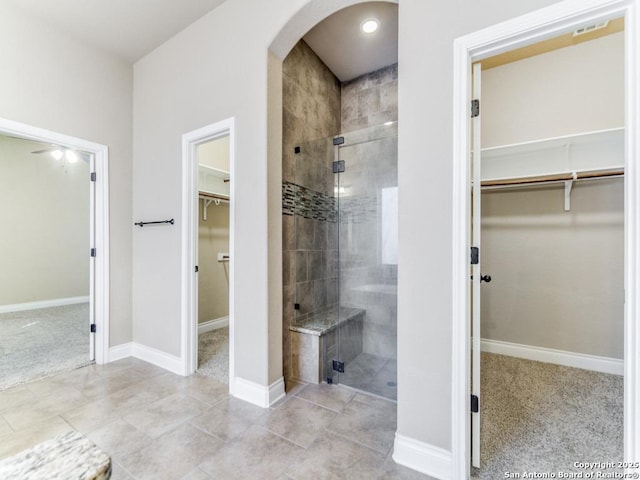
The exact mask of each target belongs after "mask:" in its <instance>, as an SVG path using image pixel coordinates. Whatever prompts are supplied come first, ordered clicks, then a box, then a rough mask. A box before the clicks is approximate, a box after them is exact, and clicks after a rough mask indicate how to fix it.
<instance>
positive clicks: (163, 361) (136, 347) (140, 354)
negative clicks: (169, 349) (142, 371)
mask: <svg viewBox="0 0 640 480" xmlns="http://www.w3.org/2000/svg"><path fill="white" fill-rule="evenodd" d="M133 356H134V357H136V358H139V359H140V360H144V361H145V362H149V363H151V364H153V365H156V366H158V367H160V368H164V369H165V370H168V371H170V372H171V373H175V374H176V375H183V374H184V368H183V365H182V359H181V358H180V357H176V356H175V355H171V354H169V353H166V352H163V351H161V350H157V349H155V348H152V347H147V346H146V345H142V344H140V343H135V342H134V344H133Z"/></svg>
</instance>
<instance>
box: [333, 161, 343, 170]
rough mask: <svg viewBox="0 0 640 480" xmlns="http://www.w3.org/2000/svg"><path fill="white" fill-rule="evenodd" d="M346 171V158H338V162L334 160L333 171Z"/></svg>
mask: <svg viewBox="0 0 640 480" xmlns="http://www.w3.org/2000/svg"><path fill="white" fill-rule="evenodd" d="M342 172H344V160H338V161H337V162H333V173H342Z"/></svg>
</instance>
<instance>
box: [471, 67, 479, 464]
mask: <svg viewBox="0 0 640 480" xmlns="http://www.w3.org/2000/svg"><path fill="white" fill-rule="evenodd" d="M481 73H482V71H481V65H480V64H479V63H476V64H475V65H473V95H472V98H473V101H474V102H476V101H477V102H478V103H477V104H476V105H477V111H476V112H474V110H476V108H474V105H473V104H472V109H471V110H472V120H471V127H472V128H471V146H472V149H473V152H472V155H471V163H472V165H471V237H472V238H471V247H472V255H471V257H472V259H471V264H472V265H471V278H472V280H471V335H472V342H471V464H472V465H473V466H474V467H478V468H479V467H480V399H481V397H480V280H481V273H480V258H481V255H480V254H479V252H480V196H481V184H480V182H481V179H480V148H481V145H480V134H481V130H480V112H479V102H480V75H481Z"/></svg>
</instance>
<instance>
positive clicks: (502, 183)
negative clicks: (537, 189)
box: [482, 168, 624, 187]
mask: <svg viewBox="0 0 640 480" xmlns="http://www.w3.org/2000/svg"><path fill="white" fill-rule="evenodd" d="M623 175H624V168H616V169H611V170H591V171H583V172H565V173H556V174H550V175H537V176H531V177H514V178H500V179H494V180H483V181H482V187H510V186H518V185H536V184H544V183H554V182H566V181H572V180H591V179H597V178H614V177H620V176H623Z"/></svg>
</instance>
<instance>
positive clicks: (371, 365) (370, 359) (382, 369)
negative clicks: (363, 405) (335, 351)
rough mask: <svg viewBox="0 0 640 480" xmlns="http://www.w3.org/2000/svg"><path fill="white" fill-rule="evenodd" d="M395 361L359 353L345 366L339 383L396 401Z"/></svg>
mask: <svg viewBox="0 0 640 480" xmlns="http://www.w3.org/2000/svg"><path fill="white" fill-rule="evenodd" d="M396 372H397V361H396V359H395V358H386V357H379V356H376V355H371V354H369V353H361V354H360V355H358V356H357V357H356V358H355V359H353V360H352V361H351V362H349V363H348V364H346V365H345V373H341V374H340V383H341V384H342V385H346V386H348V387H351V388H356V389H358V390H363V391H365V392H368V393H372V394H374V395H379V396H381V397H385V398H389V399H391V400H397V398H398V387H397V378H398V377H397V373H396Z"/></svg>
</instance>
